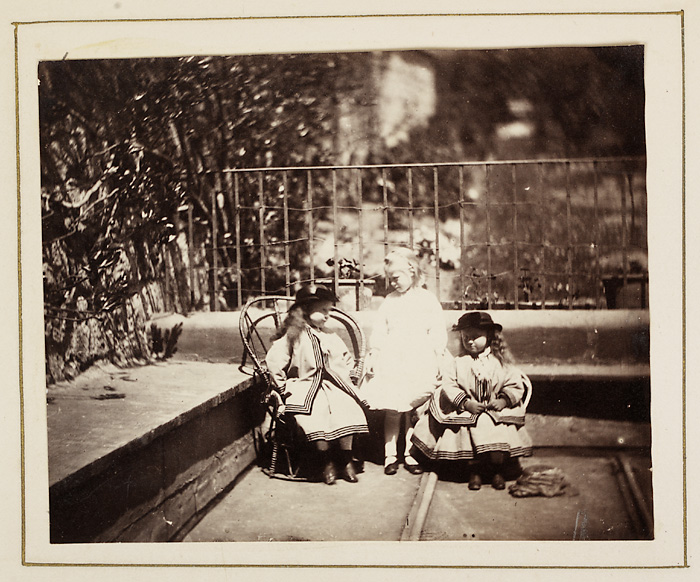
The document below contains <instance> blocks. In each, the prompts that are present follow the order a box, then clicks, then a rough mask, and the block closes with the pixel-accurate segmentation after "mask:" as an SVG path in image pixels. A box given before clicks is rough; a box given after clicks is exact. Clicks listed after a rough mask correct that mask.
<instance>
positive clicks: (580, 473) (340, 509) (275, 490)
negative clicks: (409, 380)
mask: <svg viewBox="0 0 700 582" xmlns="http://www.w3.org/2000/svg"><path fill="white" fill-rule="evenodd" d="M632 459H633V464H634V466H635V468H636V470H638V471H639V475H640V479H639V480H640V483H641V482H642V481H644V482H645V483H646V482H647V481H648V482H650V477H651V475H650V471H649V459H648V458H647V457H646V456H645V455H643V454H642V455H640V454H636V455H634V456H633V457H632ZM532 464H546V465H548V466H554V467H558V468H560V469H562V470H563V471H564V473H565V474H566V476H567V479H568V480H569V481H570V483H571V484H572V485H573V486H574V487H575V489H576V490H577V494H576V495H564V496H561V497H554V498H544V497H532V498H515V497H512V496H511V495H510V494H509V493H508V492H507V490H506V491H496V490H494V489H493V488H491V487H490V486H488V485H484V487H483V488H482V489H481V490H480V491H469V490H468V488H467V484H466V482H465V481H464V479H460V478H454V477H451V478H448V479H441V480H439V481H438V483H437V486H436V488H435V494H434V496H433V498H432V502H431V504H430V509H429V511H428V515H427V519H426V521H425V524H424V527H423V532H422V535H421V538H420V539H422V540H431V541H435V540H442V541H446V540H539V541H560V540H561V541H566V540H626V539H640V537H641V535H640V533H639V532H638V531H636V529H635V527H634V522H633V521H632V520H631V518H630V515H629V514H628V512H627V509H626V504H625V501H624V498H623V497H622V495H621V492H620V489H619V485H618V482H617V478H616V476H615V472H614V470H613V464H612V455H611V454H608V453H605V452H595V451H594V452H590V451H589V452H585V451H584V452H580V451H579V452H573V451H567V450H566V449H563V450H557V451H551V450H550V451H542V452H540V453H539V454H536V456H534V457H531V458H529V459H525V460H524V461H523V465H524V466H527V465H532ZM419 482H420V477H417V476H414V475H411V474H409V473H408V472H407V471H404V470H400V471H399V473H398V474H397V475H394V476H390V477H388V476H385V475H384V474H383V471H382V467H381V466H379V465H376V464H374V463H366V464H365V472H364V473H363V474H362V475H360V482H359V483H357V484H350V483H346V482H343V481H340V482H338V483H337V484H335V485H333V486H328V485H325V484H323V483H306V482H290V481H285V480H281V479H270V478H269V477H267V475H265V474H264V473H263V472H262V471H261V470H260V469H259V468H257V467H254V468H252V469H251V470H249V471H248V472H247V473H246V474H245V475H243V476H242V478H241V479H239V482H238V483H237V484H236V485H235V487H234V488H233V489H232V490H231V491H230V492H228V493H227V494H226V495H224V496H223V497H222V498H221V499H220V500H219V502H218V503H217V504H216V505H215V506H214V507H212V509H211V510H210V511H209V512H208V513H207V515H206V516H205V517H204V519H202V520H201V521H200V522H199V523H198V524H197V525H196V526H195V527H194V528H193V529H192V530H191V531H190V532H189V534H188V535H187V536H186V537H185V538H184V541H186V542H203V541H207V542H214V541H216V542H222V541H398V540H399V539H400V538H401V534H402V531H403V529H404V526H405V525H406V518H407V516H408V514H409V511H410V509H411V507H412V505H413V503H414V499H415V497H416V492H417V491H418V488H419ZM509 484H510V483H509ZM644 487H647V486H646V485H644ZM647 491H649V489H648V487H647Z"/></svg>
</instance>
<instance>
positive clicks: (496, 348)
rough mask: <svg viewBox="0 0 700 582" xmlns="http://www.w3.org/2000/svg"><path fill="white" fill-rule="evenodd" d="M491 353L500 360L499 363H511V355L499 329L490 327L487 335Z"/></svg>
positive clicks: (505, 364) (504, 364)
mask: <svg viewBox="0 0 700 582" xmlns="http://www.w3.org/2000/svg"><path fill="white" fill-rule="evenodd" d="M487 337H488V338H489V345H490V346H491V353H492V354H493V355H494V356H496V359H497V360H498V361H499V362H501V365H503V366H507V365H509V364H512V363H513V355H512V354H511V352H510V349H509V348H508V344H507V343H506V340H505V339H504V337H503V334H502V333H501V332H500V331H497V330H495V329H492V330H491V331H490V332H489V334H488V336H487Z"/></svg>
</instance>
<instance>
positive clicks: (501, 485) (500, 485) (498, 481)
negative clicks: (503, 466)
mask: <svg viewBox="0 0 700 582" xmlns="http://www.w3.org/2000/svg"><path fill="white" fill-rule="evenodd" d="M491 487H493V488H494V489H498V490H499V491H501V490H502V489H505V488H506V480H505V479H504V478H503V475H501V474H500V473H496V474H495V475H494V476H493V479H491Z"/></svg>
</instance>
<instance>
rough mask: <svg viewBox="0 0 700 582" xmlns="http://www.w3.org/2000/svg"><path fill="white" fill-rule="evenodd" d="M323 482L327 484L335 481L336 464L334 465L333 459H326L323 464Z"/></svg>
mask: <svg viewBox="0 0 700 582" xmlns="http://www.w3.org/2000/svg"><path fill="white" fill-rule="evenodd" d="M323 482H324V483H325V484H326V485H333V483H335V465H333V461H326V464H325V465H324V466H323Z"/></svg>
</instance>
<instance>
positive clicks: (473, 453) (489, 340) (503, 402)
mask: <svg viewBox="0 0 700 582" xmlns="http://www.w3.org/2000/svg"><path fill="white" fill-rule="evenodd" d="M453 329H454V330H455V331H459V334H460V338H461V348H462V351H461V354H460V356H459V357H457V358H455V359H454V360H453V362H452V365H451V366H449V372H448V373H447V374H446V375H445V376H444V377H443V382H442V385H441V386H440V388H439V389H438V390H436V392H435V394H434V395H433V397H432V399H431V401H430V408H429V413H428V414H427V415H425V416H423V417H422V418H421V419H420V420H419V422H418V424H417V425H416V427H415V430H414V432H413V437H412V442H413V445H414V446H415V447H416V448H417V449H418V450H420V451H421V452H422V453H423V454H424V455H426V456H427V457H428V458H430V459H433V460H438V461H464V460H467V461H471V462H472V468H473V471H472V472H471V475H470V478H469V489H473V490H476V489H480V488H481V470H479V469H477V467H484V466H488V467H490V469H491V470H492V473H493V477H492V480H491V483H492V486H493V487H494V488H495V489H504V488H505V480H504V478H503V466H504V463H505V461H507V460H508V459H509V458H515V457H520V456H529V455H531V454H532V441H531V440H530V437H529V435H528V434H527V431H526V430H525V427H524V424H525V407H526V406H527V401H528V400H529V394H530V392H531V390H532V387H531V385H530V381H529V379H528V378H527V376H525V375H524V374H523V373H522V372H521V371H520V370H518V369H517V368H515V367H514V366H512V365H511V364H509V363H508V362H507V361H506V356H505V347H504V342H503V339H502V336H501V331H502V329H503V328H502V326H501V325H500V324H498V323H495V322H494V321H493V320H492V319H491V316H490V315H489V314H488V313H484V312H479V311H475V312H471V313H467V314H465V315H463V316H462V317H460V318H459V321H458V322H457V324H456V325H455V326H454V328H453Z"/></svg>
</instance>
